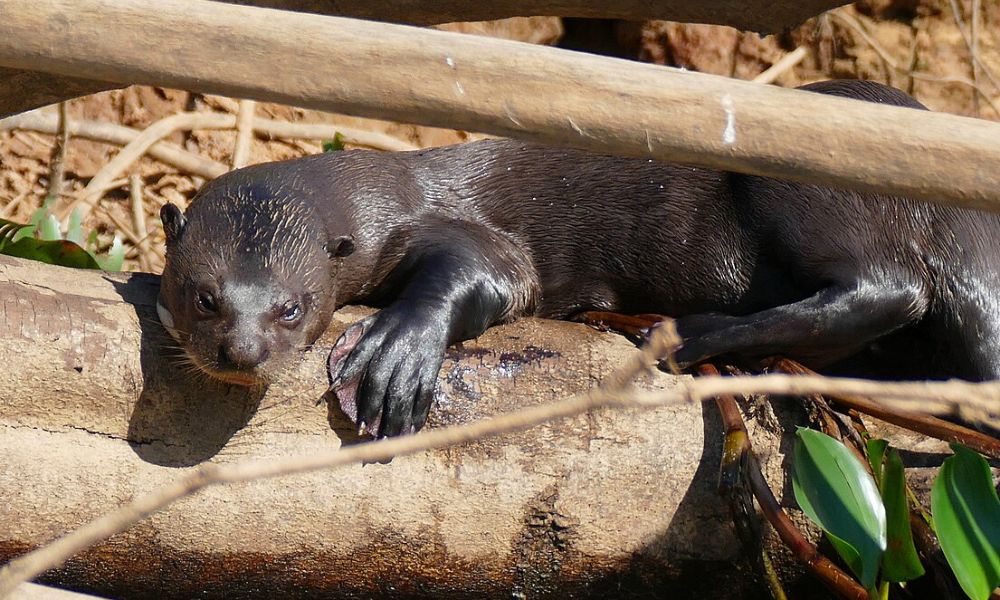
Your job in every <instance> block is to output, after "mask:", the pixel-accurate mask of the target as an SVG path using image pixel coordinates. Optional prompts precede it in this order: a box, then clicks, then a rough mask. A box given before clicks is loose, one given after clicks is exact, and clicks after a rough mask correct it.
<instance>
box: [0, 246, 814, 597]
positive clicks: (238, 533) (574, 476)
mask: <svg viewBox="0 0 1000 600" xmlns="http://www.w3.org/2000/svg"><path fill="white" fill-rule="evenodd" d="M157 285H158V282H157V278H156V277H155V276H152V275H143V274H135V275H131V276H117V275H115V276H113V275H108V274H100V273H96V272H86V271H75V270H70V269H64V268H58V267H48V266H43V265H39V264H35V263H29V262H26V261H22V260H19V259H12V258H7V257H0V299H2V300H0V302H2V304H0V315H2V319H0V362H2V364H4V365H6V366H5V368H4V369H3V370H0V432H2V433H0V456H3V457H4V460H3V468H2V469H0V561H5V560H8V559H10V558H12V557H13V556H15V555H17V554H19V553H22V552H24V551H27V550H29V549H31V548H33V547H36V546H38V545H40V544H43V543H45V542H46V541H48V540H50V539H52V538H53V537H54V536H57V535H59V534H60V533H62V532H65V531H67V530H69V529H72V528H74V527H76V526H79V525H81V524H83V523H85V522H87V521H89V520H91V519H93V518H95V517H97V516H98V515H100V514H102V513H103V512H105V511H107V510H109V509H110V508H112V507H115V506H118V505H120V504H122V503H124V502H126V501H128V500H129V499H130V498H132V497H133V496H134V495H136V494H139V493H144V492H147V491H149V490H151V489H153V488H155V487H157V486H159V485H161V484H164V483H166V482H169V481H171V480H173V479H174V478H176V477H177V476H179V475H180V474H182V473H184V472H186V471H187V470H189V469H191V468H192V467H193V466H195V465H198V464H200V463H202V462H204V461H211V462H218V463H229V462H233V461H238V460H243V459H248V458H253V457H260V458H264V457H274V456H276V455H294V454H302V453H309V452H310V450H311V449H321V448H329V447H331V446H336V445H338V444H341V443H353V442H354V441H356V440H355V439H354V438H353V436H352V434H351V433H350V426H349V424H348V423H346V422H345V421H344V420H343V418H342V417H341V416H340V415H339V414H337V412H336V411H334V410H333V409H328V407H327V406H326V405H317V401H318V400H320V399H321V398H322V395H323V393H324V391H325V389H326V386H327V381H326V375H325V370H324V360H325V356H326V353H327V352H328V350H329V347H330V344H331V343H332V341H334V340H335V338H336V336H337V335H338V334H339V333H340V332H341V331H342V330H343V328H344V327H345V324H346V323H347V322H350V321H352V320H354V319H355V318H358V316H360V315H361V314H364V313H365V310H364V309H357V308H349V309H345V310H343V311H341V312H340V313H338V320H337V322H336V323H335V324H334V325H333V326H332V327H331V330H330V331H329V332H328V333H327V335H326V336H324V338H323V339H322V340H321V343H320V344H319V345H318V346H317V347H316V348H314V349H313V350H312V351H310V352H307V353H306V354H305V355H304V356H303V359H302V362H301V364H300V365H299V367H298V368H297V369H293V372H292V373H290V374H289V377H288V378H287V380H286V381H283V382H280V383H277V384H275V385H272V386H271V388H270V389H268V390H267V391H266V393H264V394H262V395H252V394H249V393H247V392H245V391H243V390H241V389H239V388H233V387H228V386H223V385H216V384H214V383H212V382H210V381H206V380H203V379H201V378H198V377H195V376H192V375H191V374H190V373H187V372H186V371H185V370H184V369H183V368H182V367H181V366H179V365H178V364H177V363H176V360H174V359H172V358H171V355H170V352H169V346H170V343H169V341H168V339H167V338H166V337H165V336H164V334H163V332H162V330H161V327H160V325H159V324H158V323H157V321H156V317H155V316H154V315H155V311H154V301H155V294H156V292H157ZM632 351H634V350H633V349H632V348H631V346H630V344H628V343H627V342H625V341H624V340H623V339H622V338H620V337H618V336H616V335H613V334H609V333H600V332H597V331H594V330H591V329H589V328H586V327H584V326H582V325H578V324H571V323H563V322H544V321H540V320H535V319H523V320H520V321H518V322H516V323H514V324H511V325H507V326H504V327H497V328H494V329H492V330H490V331H489V332H488V333H487V334H485V335H484V336H482V337H481V338H479V339H477V340H474V341H471V342H467V343H466V344H464V346H463V347H461V348H459V349H453V350H452V351H451V352H450V353H449V358H448V360H447V361H446V364H445V366H444V368H443V370H442V373H441V377H440V389H439V392H438V395H437V402H436V406H435V408H434V411H433V418H432V422H431V425H430V426H432V427H439V426H441V425H444V424H449V423H460V422H466V421H469V420H473V419H480V418H483V417H485V416H488V415H491V414H497V413H499V412H503V411H508V410H512V409H515V408H518V407H521V406H525V405H529V404H534V403H538V402H543V401H547V400H553V399H558V398H562V397H564V396H567V395H569V394H572V393H574V392H578V391H581V390H584V389H586V388H588V387H590V386H591V385H593V384H594V383H595V382H596V381H598V380H600V379H601V378H602V377H603V376H604V375H605V374H607V373H608V372H610V371H611V370H613V369H614V368H615V367H616V366H617V365H618V364H620V363H621V362H622V361H623V360H624V358H625V357H626V356H627V355H628V354H629V353H630V352H632ZM673 381H674V378H673V377H672V376H669V375H665V374H659V375H657V376H655V377H651V378H649V379H648V380H645V381H644V382H643V383H642V385H643V386H646V387H662V386H669V385H671V384H672V382H673ZM706 409H707V410H706V411H705V412H703V409H702V406H700V405H692V406H683V407H674V408H664V409H659V410H653V411H647V412H641V413H633V412H625V411H602V412H598V413H594V414H589V415H584V416H581V417H578V418H574V419H570V420H566V421H561V422H555V423H551V424H548V425H545V426H541V427H538V428H535V429H533V430H529V431H526V432H523V433H519V434H515V435H510V436H505V437H501V438H497V439H493V440H489V441H482V442H478V443H474V444H470V445H467V446H463V447H456V448H451V449H448V450H443V451H437V452H429V453H426V454H422V455H416V456H411V457H405V458H400V459H396V460H393V461H392V462H391V463H389V464H372V465H365V466H360V465H359V466H356V467H352V468H348V469H342V470H336V471H330V472H319V473H313V474H309V475H301V476H295V477H289V478H279V479H272V480H265V481H259V482H255V483H251V484H246V485H237V486H226V487H218V488H211V489H208V490H206V491H204V492H203V493H201V494H198V495H196V496H194V497H191V498H189V499H186V500H184V501H182V502H180V503H178V504H175V505H174V506H172V507H171V508H169V509H168V510H166V511H164V512H162V513H158V514H156V515H154V516H152V517H151V518H150V519H148V520H146V521H144V522H143V523H141V524H140V525H138V526H136V527H134V528H133V529H131V530H129V531H128V532H126V533H125V534H122V535H119V536H116V537H114V538H112V539H110V540H109V541H107V542H106V543H103V544H101V545H99V546H97V547H95V548H93V549H92V550H90V551H88V552H86V553H84V554H82V555H80V556H78V557H76V558H75V559H73V560H71V561H70V562H69V563H68V564H67V565H65V566H64V567H63V568H61V569H58V570H56V571H54V572H51V573H50V574H49V575H48V576H46V577H45V578H44V582H47V583H52V584H57V585H62V586H69V587H71V588H72V589H77V590H80V591H86V592H90V593H95V594H98V595H106V596H111V597H129V598H147V597H148V598H154V597H155V598H189V597H194V596H198V597H203V598H214V597H226V598H234V597H236V598H240V597H248V598H249V597H303V596H306V597H313V596H315V595H317V594H322V595H323V596H324V597H374V598H378V597H399V596H400V595H403V596H406V597H435V598H449V597H451V598H464V597H468V596H469V595H475V596H477V597H497V598H500V597H505V598H509V597H511V596H512V595H517V594H526V595H527V596H529V597H547V596H550V595H554V594H557V593H558V594H560V595H567V594H568V596H569V597H607V596H606V595H607V594H610V593H612V592H613V593H614V595H615V597H622V598H629V597H648V595H650V594H652V593H654V592H655V593H656V594H658V595H659V594H664V595H667V596H670V597H678V598H685V597H706V596H707V595H711V597H713V598H741V597H746V596H747V595H751V594H752V593H753V592H754V590H755V587H754V586H755V583H754V581H753V578H752V577H751V576H750V573H749V572H748V571H747V570H746V569H745V568H742V567H741V565H742V563H741V559H740V558H739V550H738V546H737V541H736V539H735V537H734V535H733V533H732V531H731V527H730V525H729V522H730V521H729V516H728V513H727V511H726V507H725V506H724V505H723V503H722V502H721V501H720V500H719V499H718V498H717V496H716V494H715V485H716V481H715V480H716V473H717V469H718V464H719V459H720V447H719V446H720V444H721V441H722V430H721V425H720V423H719V419H718V417H717V415H716V414H715V412H714V409H713V408H712V406H711V405H710V404H709V405H706ZM765 412H766V411H765ZM783 414H784V413H783ZM795 414H798V413H797V412H796V411H791V412H789V413H788V414H785V415H784V416H783V417H782V418H783V419H785V418H788V419H793V418H794V417H793V416H789V415H795ZM752 426H753V429H754V430H755V432H756V433H755V436H756V437H755V439H754V442H755V444H757V445H758V448H759V450H760V451H762V453H763V455H764V456H766V457H767V461H766V464H767V465H768V475H769V476H770V477H771V478H772V482H774V483H775V485H776V489H777V491H778V492H779V495H780V494H781V492H782V491H783V490H784V489H785V483H784V478H783V469H784V467H783V460H784V459H783V454H782V450H783V448H785V447H787V444H788V441H789V440H788V439H786V438H785V437H783V435H781V434H780V433H777V434H776V433H774V432H773V431H769V430H768V428H767V427H764V428H761V427H756V426H754V424H753V423H752ZM792 429H793V428H792V427H788V428H787V430H788V431H791V430H792ZM784 573H785V575H786V576H788V577H790V578H791V579H792V580H795V579H796V576H797V575H796V574H797V570H796V569H795V568H794V566H793V567H792V568H790V569H785V571H784ZM799 597H809V596H807V595H806V596H799Z"/></svg>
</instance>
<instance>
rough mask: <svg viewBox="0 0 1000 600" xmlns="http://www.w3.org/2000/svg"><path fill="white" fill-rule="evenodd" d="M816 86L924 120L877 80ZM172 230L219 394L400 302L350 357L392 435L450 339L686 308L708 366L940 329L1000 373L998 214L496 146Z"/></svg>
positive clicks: (312, 160) (346, 388)
mask: <svg viewBox="0 0 1000 600" xmlns="http://www.w3.org/2000/svg"><path fill="white" fill-rule="evenodd" d="M804 89H807V90H811V91H814V92H821V93H825V94H834V95H840V96H847V97H852V98H858V99H862V100H868V101H872V102H882V103H888V104H895V105H899V106H905V107H912V108H916V109H922V108H924V107H923V106H922V105H921V104H919V103H918V102H917V101H915V100H914V99H912V98H911V97H909V96H907V95H906V94H904V93H903V92H900V91H898V90H895V89H892V88H888V87H885V86H882V85H879V84H875V83H870V82H862V81H833V82H824V83H819V84H813V85H809V86H805V88H804ZM816 118H820V119H821V118H824V117H823V115H817V116H816ZM799 142H800V143H803V144H822V140H812V139H803V140H799ZM892 153H893V150H892V149H891V148H888V147H887V148H886V153H885V157H884V159H885V160H887V161H890V160H892ZM161 215H162V220H163V225H164V230H165V232H166V237H167V264H166V268H165V270H164V273H163V279H162V288H161V292H160V303H159V309H160V315H161V320H162V321H163V323H164V325H166V326H167V327H168V328H169V329H170V330H171V332H172V334H173V335H174V336H175V337H177V339H178V340H179V341H180V343H181V345H182V347H183V348H184V350H185V352H186V355H187V357H188V358H189V360H190V361H191V362H193V363H194V364H195V365H197V366H198V367H199V368H200V369H202V370H204V371H205V372H206V373H208V374H210V375H212V376H215V377H217V378H219V379H222V380H225V381H229V382H233V383H237V384H243V385H253V384H257V383H266V382H267V381H268V380H269V379H270V378H271V377H272V376H273V374H274V373H275V372H277V370H278V369H280V368H281V367H282V365H283V364H284V363H285V362H286V361H287V360H288V359H289V357H290V356H294V353H293V352H291V351H292V350H296V349H300V348H304V347H306V346H308V345H309V344H311V343H312V342H313V341H315V339H316V338H317V337H318V336H319V335H320V334H321V333H322V332H323V330H324V329H325V328H326V327H327V325H328V323H329V321H330V318H331V313H332V312H333V311H334V309H335V308H336V307H339V306H341V305H343V304H345V303H348V302H362V303H369V304H372V305H375V306H380V307H382V310H381V311H380V312H378V313H376V314H375V315H373V316H372V317H370V318H368V319H366V320H364V321H362V322H361V323H358V324H355V325H354V326H352V327H351V328H350V329H349V330H348V331H347V332H346V333H345V334H344V335H343V336H342V337H341V339H340V341H339V342H338V344H337V346H336V347H335V348H334V350H333V352H332V354H331V360H330V366H331V378H332V387H333V388H334V389H335V391H336V392H337V395H338V398H339V400H340V402H341V404H342V406H343V407H345V410H347V412H348V413H350V414H352V416H356V418H357V422H358V424H359V426H360V427H361V428H362V429H364V428H365V427H366V426H367V428H368V429H369V430H370V431H371V432H372V433H375V434H377V435H396V434H400V433H407V432H410V431H413V430H416V429H419V428H420V427H421V426H422V425H423V423H424V420H425V418H426V416H427V413H428V409H429V407H430V404H431V398H432V392H433V389H434V384H435V381H436V377H437V373H438V371H439V369H440V367H441V363H442V360H443V354H444V351H445V349H446V347H447V346H448V345H449V344H451V343H453V342H456V341H459V340H464V339H468V338H472V337H475V336H477V335H479V334H480V333H482V332H483V331H484V330H485V329H486V328H487V327H490V326H491V325H493V324H496V323H500V322H503V321H506V320H509V319H513V318H515V317H518V316H520V315H539V316H543V317H556V318H565V317H571V316H573V315H574V314H576V313H579V312H581V311H587V310H604V311H617V312H624V313H650V312H656V313H662V314H667V315H671V316H675V317H678V318H679V320H678V329H679V331H680V333H681V335H682V337H683V338H684V346H683V348H682V349H681V350H680V352H679V354H678V356H677V359H678V360H679V362H681V363H685V364H691V363H694V362H697V361H700V360H703V359H706V358H709V357H712V356H716V355H719V354H723V353H734V354H737V355H748V356H760V355H769V354H783V355H787V356H791V357H795V358H799V359H805V360H810V359H812V360H813V361H823V360H830V359H834V358H838V357H843V356H845V355H849V354H851V353H853V352H855V351H857V350H858V349H860V348H862V347H864V346H866V345H867V344H869V343H871V342H872V341H873V340H876V339H877V338H880V337H881V336H884V335H886V334H888V333H890V332H894V331H895V330H898V329H900V328H903V327H905V326H908V325H913V324H916V323H918V322H920V323H924V324H926V323H932V324H933V325H934V326H935V327H937V328H938V329H937V330H938V331H940V332H942V333H943V335H945V336H947V337H946V341H947V343H948V348H949V350H950V351H951V352H953V353H955V354H956V356H960V357H962V360H961V361H960V362H965V363H966V364H967V366H968V372H967V373H965V375H966V376H968V377H971V378H974V379H986V378H995V377H997V376H998V375H1000V293H998V291H1000V289H998V288H1000V273H998V269H1000V260H998V258H1000V252H998V243H1000V242H998V240H1000V217H998V215H995V214H988V213H984V212H978V211H972V210H960V209H956V208H947V207H943V206H937V205H932V204H926V203H922V202H915V201H911V200H907V199H903V198H895V197H889V196H883V195H877V194H866V193H861V192H853V191H844V190H834V189H829V188H824V187H818V186H814V185H806V184H800V183H791V182H787V181H778V180H774V179H768V178H762V177H754V176H748V175H740V174H735V173H728V172H721V171H715V170H709V169H700V168H691V167H685V166H678V165H671V164H663V163H659V162H654V161H651V160H642V159H634V158H619V157H614V156H600V155H596V154H590V153H586V152H581V151H576V150H567V149H561V148H550V147H544V146H540V145H532V144H526V143H521V142H516V141H483V142H478V143H472V144H466V145H460V146H453V147H446V148H440V149H434V150H427V151H419V152H407V153H395V154H386V153H377V152H366V151H348V152H338V153H330V154H321V155H316V156H309V157H306V158H301V159H297V160H290V161H285V162H276V163H271V164H262V165H256V166H252V167H249V168H245V169H241V170H238V171H235V172H232V173H229V174H227V175H224V176H222V177H219V178H218V179H216V180H215V181H212V182H211V183H209V184H208V185H206V186H205V187H204V189H203V190H202V191H201V192H200V193H199V194H198V196H197V198H196V199H195V201H194V202H193V204H192V205H191V207H190V210H188V212H187V214H186V215H183V216H182V215H181V213H180V211H179V210H178V209H177V208H176V207H174V206H172V205H169V204H168V205H166V206H164V208H163V211H162V213H161Z"/></svg>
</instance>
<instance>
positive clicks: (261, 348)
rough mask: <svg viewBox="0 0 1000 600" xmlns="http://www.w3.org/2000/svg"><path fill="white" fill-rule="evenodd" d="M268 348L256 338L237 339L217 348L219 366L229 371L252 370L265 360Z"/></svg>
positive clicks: (261, 340)
mask: <svg viewBox="0 0 1000 600" xmlns="http://www.w3.org/2000/svg"><path fill="white" fill-rule="evenodd" d="M267 355H268V348H267V344H265V343H264V340H263V339H261V338H260V337H257V336H246V337H243V336H241V337H238V338H233V339H229V340H227V341H226V342H225V343H223V344H222V345H221V346H219V366H220V367H222V368H224V369H225V368H229V369H252V368H253V367H256V366H257V365H259V364H260V363H262V362H264V361H265V360H267Z"/></svg>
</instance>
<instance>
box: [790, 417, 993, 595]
mask: <svg viewBox="0 0 1000 600" xmlns="http://www.w3.org/2000/svg"><path fill="white" fill-rule="evenodd" d="M797 435H798V438H799V439H798V442H797V443H796V447H795V469H794V472H793V475H792V489H793V491H794V493H795V499H796V500H797V501H798V503H799V505H800V506H801V507H802V510H803V511H804V512H805V513H806V514H807V515H808V516H809V518H810V519H812V520H813V521H814V522H815V523H816V524H817V525H819V526H820V527H821V528H822V529H823V531H824V533H825V534H826V536H827V537H828V538H829V539H830V542H831V544H832V545H833V547H834V549H836V550H837V552H838V553H839V554H840V556H841V557H842V558H843V559H844V561H845V562H846V563H847V565H848V566H849V567H850V568H851V570H852V571H854V573H855V575H857V577H858V579H859V581H860V582H861V584H862V585H864V586H865V588H867V589H868V590H869V593H870V594H871V595H872V596H873V597H880V598H887V597H888V593H889V587H888V585H889V582H905V581H909V580H911V579H915V578H917V577H919V576H921V575H922V574H923V573H924V568H923V565H921V564H920V560H919V557H918V555H917V552H916V548H915V547H914V545H913V538H912V535H911V532H910V510H909V505H908V504H907V499H906V480H905V477H904V474H903V462H902V460H901V458H900V456H899V452H897V451H896V450H894V449H890V448H888V444H887V443H886V442H885V441H884V440H870V441H869V442H868V444H867V448H866V450H867V453H868V461H869V464H870V466H871V470H872V473H874V478H873V477H872V475H871V474H869V472H868V470H867V469H866V468H865V465H864V464H863V463H862V462H861V461H860V460H858V459H857V458H856V457H855V456H854V455H853V454H851V452H850V451H849V450H848V449H847V447H846V446H844V445H843V444H842V443H840V442H839V441H837V440H835V439H833V438H831V437H830V436H828V435H826V434H823V433H820V432H818V431H813V430H810V429H804V428H801V429H799V431H798V432H797ZM952 449H953V450H954V452H955V455H954V456H952V457H950V458H948V459H947V460H945V462H944V464H943V465H942V466H941V469H940V471H939V472H938V476H937V479H936V480H935V482H934V485H933V488H932V491H931V509H932V513H933V520H934V525H935V530H936V532H937V535H938V539H939V540H940V543H941V548H942V550H943V551H944V555H945V557H946V558H947V560H948V564H949V566H950V567H951V568H952V570H953V571H954V573H955V576H956V578H957V579H958V581H959V583H960V584H961V586H962V589H963V590H964V591H965V593H966V594H968V596H969V598H971V599H973V600H986V599H988V598H989V596H990V594H991V593H992V591H993V589H995V588H996V587H997V586H998V585H1000V500H998V499H997V493H996V490H995V489H994V487H993V479H992V475H991V472H990V469H989V465H988V464H987V462H986V461H985V460H984V459H983V457H981V456H979V455H978V454H977V453H975V452H973V451H972V450H969V449H967V448H965V447H963V446H960V445H958V444H952Z"/></svg>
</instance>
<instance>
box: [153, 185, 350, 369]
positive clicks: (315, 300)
mask: <svg viewBox="0 0 1000 600" xmlns="http://www.w3.org/2000/svg"><path fill="white" fill-rule="evenodd" d="M220 179H222V180H225V179H226V177H223V178H220ZM279 191H280V190H279ZM160 218H161V219H162V221H163V230H164V233H165V234H166V238H167V262H166V266H165V268H164V270H163V277H162V279H161V284H160V295H159V298H158V300H157V306H156V308H157V312H158V313H159V316H160V321H161V322H162V323H163V325H164V327H165V328H166V329H167V331H169V332H170V334H171V336H173V338H174V339H175V340H176V341H177V343H178V344H179V345H180V348H181V350H182V351H183V353H184V356H185V358H186V359H187V360H188V361H189V362H190V363H191V364H192V365H193V366H194V367H196V368H197V369H199V370H200V371H202V372H204V373H206V374H208V375H210V376H211V377H214V378H216V379H219V380H222V381H225V382H228V383H232V384H237V385H244V386H257V385H266V384H267V383H269V382H270V381H271V380H273V378H274V376H275V375H277V373H279V372H280V371H281V370H282V369H284V368H285V367H286V366H287V365H288V364H289V363H290V362H291V359H293V358H295V356H296V354H297V352H298V351H301V350H304V349H305V348H307V347H308V346H309V345H310V344H312V343H313V342H315V341H316V338H318V337H319V336H320V335H321V334H322V333H323V331H324V330H325V329H326V327H327V326H328V325H329V323H330V317H331V315H332V313H333V311H334V309H335V306H336V304H335V303H336V291H337V290H336V274H337V272H338V271H339V267H340V263H341V262H342V260H341V259H342V258H343V257H345V256H347V255H349V254H351V253H352V252H353V251H354V243H353V241H352V239H351V237H350V236H347V235H341V236H337V235H331V234H329V233H328V230H327V228H326V226H325V225H324V224H323V219H322V218H321V217H320V216H319V215H317V214H315V211H314V210H313V209H312V208H311V205H310V204H309V203H308V202H305V201H303V200H302V199H301V198H297V197H296V196H295V195H294V194H290V195H289V194H287V193H286V194H282V193H277V192H276V191H275V190H269V189H268V188H267V187H262V186H258V185H249V186H246V185H244V186H239V185H235V186H233V185H226V184H225V182H224V181H220V180H216V181H214V182H212V184H210V185H209V186H206V188H205V189H204V190H203V191H202V192H201V193H200V194H199V195H198V197H197V198H196V199H195V201H194V202H193V203H192V205H191V208H190V209H189V210H188V212H187V214H186V215H182V214H181V212H180V210H179V209H178V208H177V207H176V206H174V205H172V204H166V205H165V206H164V207H163V209H162V210H161V211H160Z"/></svg>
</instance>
